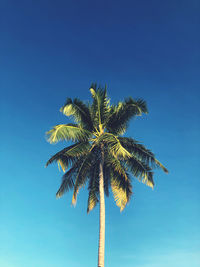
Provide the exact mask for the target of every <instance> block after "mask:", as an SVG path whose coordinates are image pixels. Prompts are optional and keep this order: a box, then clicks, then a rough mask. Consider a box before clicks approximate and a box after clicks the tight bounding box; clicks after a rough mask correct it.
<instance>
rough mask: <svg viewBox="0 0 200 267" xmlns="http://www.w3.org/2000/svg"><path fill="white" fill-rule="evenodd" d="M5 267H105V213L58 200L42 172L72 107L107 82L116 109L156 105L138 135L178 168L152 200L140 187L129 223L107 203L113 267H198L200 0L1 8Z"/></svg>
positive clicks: (0, 206)
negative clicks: (68, 102)
mask: <svg viewBox="0 0 200 267" xmlns="http://www.w3.org/2000/svg"><path fill="white" fill-rule="evenodd" d="M0 12H1V14H0V30H1V40H0V51H1V53H0V54H1V55H0V57H1V59H0V76H1V77H0V87H1V106H0V109H1V110H0V112H1V175H0V176H1V180H0V181H1V187H0V216H1V219H0V240H1V242H0V266H1V267H66V266H70V267H82V266H87V267H93V266H96V265H97V245H98V207H97V208H96V209H95V210H94V211H92V212H91V213H90V214H89V215H87V213H86V206H87V191H81V192H80V194H79V197H78V203H77V206H76V208H73V207H71V193H70V194H68V195H65V196H64V197H63V198H62V199H59V200H56V198H55V193H56V191H57V189H58V187H59V184H60V181H61V176H62V173H61V172H59V171H58V169H57V167H56V165H54V166H50V167H48V168H47V169H45V168H44V165H45V163H46V161H47V160H48V159H49V157H50V156H51V155H53V154H54V153H55V152H57V151H58V150H59V149H61V148H63V146H64V145H65V144H64V143H62V144H58V145H54V146H53V145H50V144H49V143H47V142H46V140H45V132H46V131H47V130H49V129H50V128H51V127H52V126H54V125H56V124H59V123H65V122H68V120H67V118H66V117H64V116H63V115H62V114H61V113H60V112H59V108H60V107H61V106H62V105H63V103H64V102H65V99H66V98H67V97H72V98H74V97H77V96H78V97H80V98H81V99H83V100H88V99H89V98H90V94H89V86H90V84H91V82H95V81H96V82H98V83H101V84H105V83H107V85H108V94H109V96H110V97H111V99H112V101H113V102H116V101H119V100H122V99H123V98H124V97H126V96H132V97H141V98H144V99H145V100H146V101H147V104H148V108H149V115H148V116H145V117H142V118H141V117H140V118H138V119H137V120H134V121H133V122H132V123H131V125H130V128H129V131H128V132H127V135H128V136H131V137H134V138H136V139H138V140H140V141H141V142H143V143H144V144H145V145H146V146H147V147H148V148H150V149H152V151H153V152H154V153H155V154H156V156H157V158H158V159H159V160H160V161H161V162H162V163H164V165H165V166H166V167H167V168H168V169H169V171H170V173H169V175H165V174H164V173H162V172H161V171H156V172H155V182H156V187H155V189H154V190H151V189H150V188H148V187H145V186H144V185H143V184H140V183H139V182H137V181H136V180H133V190H134V195H133V197H132V200H131V202H130V204H129V206H128V207H127V208H126V209H125V210H124V212H122V213H120V211H119V209H118V208H117V207H116V206H115V204H114V200H113V198H112V194H111V195H110V198H109V199H107V200H106V256H105V264H106V265H105V266H106V267H112V266H114V267H121V266H124V267H169V266H170V267H179V266H180V267H188V266H191V267H197V266H200V230H199V225H200V177H199V176H200V175H199V161H198V158H199V156H200V153H199V150H200V142H199V138H200V110H199V100H200V90H199V87H200V75H199V74H200V49H199V47H200V34H199V29H200V16H199V14H200V2H199V0H190V1H186V0H182V1H178V0H173V1H171V0H168V1H160V0H159V1H158V0H157V1H155V0H152V1H148V0H146V1H144V0H137V1H135V0H132V1H117V0H115V1H102V0H101V1H96V0H93V1H88V0H84V1H74V0H71V1H69V0H66V1H64V0H63V1H50V0H48V1H44V0H40V1H30V0H26V1H25V0H24V1H14V0H1V2H0Z"/></svg>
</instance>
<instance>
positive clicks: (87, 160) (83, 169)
mask: <svg viewBox="0 0 200 267" xmlns="http://www.w3.org/2000/svg"><path fill="white" fill-rule="evenodd" d="M95 161H96V154H95V147H93V148H92V149H90V152H89V153H88V154H87V155H85V156H84V158H83V161H82V163H81V165H80V166H79V170H78V174H77V177H76V182H75V184H74V192H73V197H72V204H73V205H75V204H76V199H77V194H78V192H79V189H80V188H81V187H82V186H84V185H85V184H86V181H87V178H88V177H89V173H90V169H91V168H92V166H95Z"/></svg>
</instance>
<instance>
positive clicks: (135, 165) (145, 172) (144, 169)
mask: <svg viewBox="0 0 200 267" xmlns="http://www.w3.org/2000/svg"><path fill="white" fill-rule="evenodd" d="M127 166H128V168H129V170H130V172H131V173H132V174H133V175H134V177H136V178H137V179H138V180H139V181H140V182H143V183H144V184H146V185H147V186H149V187H151V188H153V187H154V181H153V172H152V169H151V168H150V167H149V166H148V165H146V164H145V162H142V161H140V160H139V159H137V158H136V157H135V156H134V155H133V156H132V157H131V158H129V159H127Z"/></svg>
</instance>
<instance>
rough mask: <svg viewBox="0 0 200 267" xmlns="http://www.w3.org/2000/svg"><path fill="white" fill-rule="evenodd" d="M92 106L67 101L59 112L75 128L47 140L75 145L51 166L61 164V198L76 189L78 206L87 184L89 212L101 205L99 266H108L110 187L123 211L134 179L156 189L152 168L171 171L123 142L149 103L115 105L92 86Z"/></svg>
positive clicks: (62, 127)
mask: <svg viewBox="0 0 200 267" xmlns="http://www.w3.org/2000/svg"><path fill="white" fill-rule="evenodd" d="M90 92H91V94H92V100H93V101H92V103H84V102H82V101H81V100H79V99H78V98H75V99H74V100H72V99H71V98H68V99H67V101H66V103H65V105H64V106H63V107H62V108H61V109H60V111H61V112H62V113H63V114H64V115H66V116H68V117H71V118H72V119H73V120H74V121H75V123H68V124H59V125H56V126H54V127H53V129H51V130H50V131H48V132H47V137H48V141H49V142H50V143H57V142H58V141H61V140H66V141H73V142H74V143H73V144H72V145H70V146H68V147H66V148H64V149H63V150H61V151H59V152H58V153H56V154H55V155H54V156H52V157H51V158H50V159H49V160H48V162H47V164H46V166H48V165H49V164H51V163H53V162H57V163H58V165H59V166H60V167H61V168H62V170H63V172H64V175H63V177H62V182H61V185H60V188H59V189H58V192H57V194H56V196H57V197H58V198H59V197H61V196H62V195H63V194H64V193H66V192H68V191H69V190H73V197H72V203H73V204H74V205H75V204H76V200H77V195H78V192H79V190H80V189H81V187H83V186H84V185H86V184H87V185H88V191H89V196H88V204H87V212H88V213H89V212H90V211H91V210H92V209H93V208H94V207H95V206H96V204H97V203H98V202H99V203H100V215H99V218H100V220H99V247H98V267H104V246H105V200H104V193H105V194H106V196H108V195H109V190H110V188H111V190H112V192H113V195H114V199H115V202H116V205H117V206H118V207H119V208H120V210H121V211H122V210H123V209H124V208H125V206H126V205H127V203H128V202H129V200H130V197H131V194H132V186H131V176H133V177H134V178H137V179H138V180H139V181H142V182H143V183H145V184H146V185H147V186H150V187H152V188H153V186H154V181H153V171H152V170H153V169H154V168H155V167H158V168H161V169H162V170H163V171H164V172H166V173H167V172H168V171H167V169H166V168H165V167H164V166H163V165H162V164H161V163H160V162H159V161H158V160H157V159H156V158H155V156H154V154H153V153H152V152H151V151H150V150H149V149H147V148H146V147H145V146H143V145H142V144H140V143H139V142H138V141H136V140H134V139H132V138H129V137H123V134H124V133H125V132H126V129H127V126H128V123H129V121H130V119H131V118H133V117H135V116H140V115H142V114H143V113H148V111H147V106H146V103H145V101H144V100H142V99H137V100H134V99H132V98H131V97H129V98H127V99H125V100H124V101H123V102H119V103H118V104H116V105H111V104H110V101H109V99H108V97H107V90H106V88H101V87H98V88H97V85H96V84H92V86H91V88H90Z"/></svg>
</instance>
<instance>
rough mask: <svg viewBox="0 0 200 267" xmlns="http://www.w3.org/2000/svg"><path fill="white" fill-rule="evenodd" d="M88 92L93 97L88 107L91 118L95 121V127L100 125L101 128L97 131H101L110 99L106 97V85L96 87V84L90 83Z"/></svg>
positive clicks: (106, 116) (107, 112)
mask: <svg viewBox="0 0 200 267" xmlns="http://www.w3.org/2000/svg"><path fill="white" fill-rule="evenodd" d="M90 92H91V94H92V98H93V103H92V106H91V109H90V110H91V117H92V120H93V121H94V122H95V128H98V127H100V128H101V129H99V131H101V130H102V128H103V127H104V125H105V122H106V120H107V118H108V116H109V110H110V104H109V103H110V100H109V99H108V97H107V90H106V87H105V88H101V87H99V88H98V89H97V86H96V84H92V85H91V88H90Z"/></svg>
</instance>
